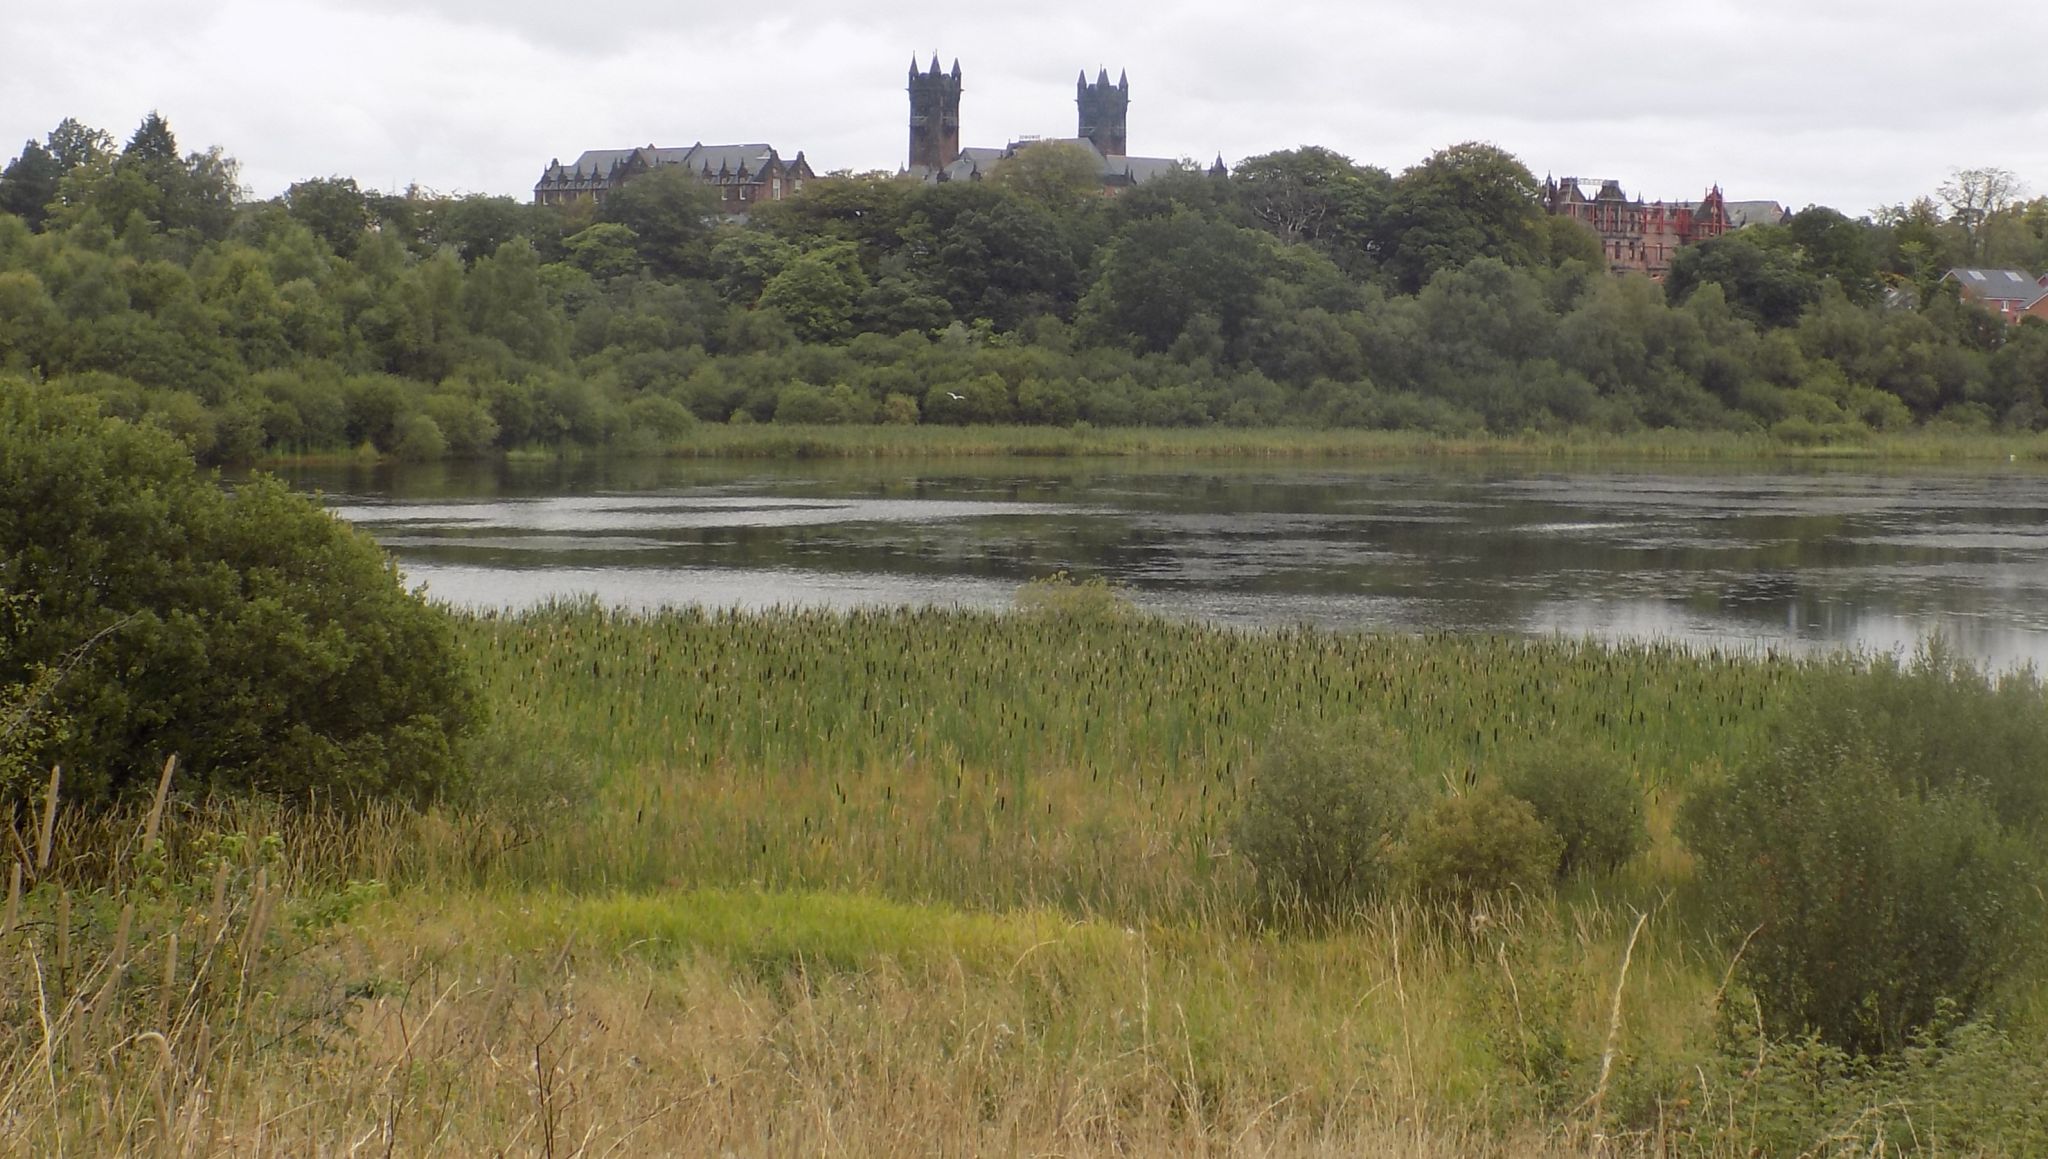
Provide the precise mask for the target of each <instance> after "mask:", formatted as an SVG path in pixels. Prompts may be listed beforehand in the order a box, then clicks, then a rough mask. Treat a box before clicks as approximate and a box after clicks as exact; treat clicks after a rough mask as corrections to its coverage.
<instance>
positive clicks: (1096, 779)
mask: <svg viewBox="0 0 2048 1159" xmlns="http://www.w3.org/2000/svg"><path fill="white" fill-rule="evenodd" d="M461 637H462V640H463V644H464V647H465V648H466V649H467V651H468V652H469V654H470V656H471V657H472V659H473V661H474V663H475V664H476V667H477V670H478V672H479V673H480V675H481V677H482V679H483V681H484V684H485V689H486V699H487V701H488V702H489V703H490V704H491V706H492V710H493V711H492V724H491V729H490V735H489V736H488V737H487V738H486V741H485V743H484V746H483V749H482V751H481V752H480V753H479V762H480V766H481V773H480V778H481V779H480V781H479V783H478V784H477V785H476V786H474V787H473V788H472V790H471V792H470V795H469V796H467V797H460V798H457V799H454V800H451V801H450V802H448V803H446V804H444V805H442V806H440V807H438V808H435V809H432V810H428V811H424V812H410V811H404V810H398V809H391V808H383V807H370V808H361V809H348V808H319V809H285V808H281V807H278V806H275V805H266V804H264V803H261V802H249V801H240V802H206V801H190V800H185V799H183V798H181V796H180V795H179V793H178V792H177V780H176V777H175V775H174V772H175V770H172V771H171V772H167V774H166V778H165V780H164V782H163V785H162V786H161V787H160V791H159V794H158V796H157V798H156V799H155V800H154V801H152V802H147V803H144V804H143V805H138V806H137V807H136V808H134V809H132V810H129V809H124V810H116V811H112V812H105V811H102V812H98V813H91V814H88V813H86V812H83V811H80V810H74V809H67V808H65V807H63V805H62V790H61V779H60V780H59V781H57V782H55V783H53V785H52V787H51V790H50V792H49V793H48V794H47V795H46V799H45V801H44V802H42V803H41V807H39V808H37V809H34V810H31V811H25V812H23V813H22V814H19V815H17V816H16V817H15V818H14V819H13V827H12V836H11V838H10V839H8V841H7V846H8V849H9V850H10V852H9V853H8V854H6V855H0V863H4V865H5V872H7V873H8V874H9V876H10V881H11V887H10V892H9V895H8V901H7V908H6V915H5V928H4V930H0V1006H4V1007H5V1009H6V1010H7V1017H6V1018H5V1019H4V1020H0V1026H4V1034H5V1037H4V1039H0V1153H5V1154H20V1155H51V1154H106V1153H115V1152H120V1153H133V1154H143V1155H207V1156H211V1155H273V1154H275V1155H284V1154H290V1155H303V1154H336V1155H339V1154H355V1153H368V1154H424V1153H448V1154H519V1155H548V1156H556V1155H637V1154H653V1155H664V1154H706V1153H709V1154H724V1153H730V1154H733V1155H737V1156H752V1155H776V1154H787V1153H791V1152H817V1153H831V1154H854V1155H867V1154H877V1155H879V1154H902V1153H906V1152H909V1153H927V1154H961V1153H988V1152H1003V1153H1018V1152H1029V1153H1034V1154H1054V1153H1057V1154H1075V1155H1081V1154H1129V1155H1163V1154H1176V1155H1178V1154H1218V1155H1222V1154H1272V1155H1319V1154H1332V1155H1334V1154H1343V1155H1417V1156H1424V1157H1428V1156H1450V1155H1500V1156H1510V1155H1513V1156H1520V1155H1532V1156H1566V1155H1571V1156H1578V1155H1586V1156H1593V1155H1601V1156H1608V1155H1645V1156H1679V1155H1684V1156H1702V1157H1720V1156H1731V1157H1732V1156H1736V1155H1751V1154H1759V1153H1761V1154H1788V1155H1789V1154H1815V1155H1835V1154H1865V1155H1867V1154H1888V1155H1889V1154H1927V1155H1934V1154H1956V1153H1979V1154H1996V1153H1999V1152H1997V1151H1996V1150H1989V1151H1987V1150H1985V1149H1984V1147H1983V1146H1982V1145H1981V1144H1974V1145H1973V1144H1968V1142H1967V1140H1968V1137H1969V1131H1970V1130H1971V1129H1972V1128H1971V1127H1970V1124H1983V1123H1997V1124H1999V1125H2000V1126H1999V1129H2000V1130H2001V1131H2003V1132H2005V1133H2004V1134H2001V1135H1996V1136H1993V1137H1994V1138H2021V1139H2029V1138H2031V1139H2038V1138H2043V1137H2048V1123H2036V1122H2033V1120H2028V1119H2025V1115H2027V1114H2034V1112H2031V1111H2025V1110H2015V1109H2014V1108H2026V1107H2048V1060H2044V1059H2043V1058H2042V1057H2041V1052H2040V1051H2038V1050H2033V1049H2031V1048H2025V1047H2024V1046H2015V1045H2013V1043H2012V1042H2007V1041H2005V1040H1998V1041H1994V1042H1991V1043H1989V1044H1987V1045H1983V1046H1982V1047H1981V1048H1978V1049H1976V1051H1975V1053H1970V1054H1958V1055H1951V1056H1944V1059H1945V1060H1946V1061H1943V1062H1941V1064H1940V1065H1942V1066H1948V1067H1951V1069H1954V1068H1955V1067H1957V1066H1962V1067H1963V1069H1962V1070H1960V1071H1957V1072H1956V1073H1954V1074H1950V1073H1949V1072H1946V1071H1944V1072H1941V1073H1939V1074H1932V1072H1930V1073H1931V1074H1932V1077H1929V1078H1927V1079H1925V1082H1927V1083H1929V1084H1933V1085H1930V1086H1927V1087H1926V1088H1925V1090H1924V1091H1923V1090H1922V1089H1921V1088H1910V1089H1907V1090H1906V1091H1905V1092H1904V1093H1903V1094H1902V1093H1901V1092H1900V1090H1898V1089H1895V1088H1893V1087H1888V1086H1884V1085H1882V1084H1881V1083H1878V1082H1876V1081H1875V1080H1869V1081H1865V1079H1863V1078H1859V1077H1857V1076H1855V1075H1848V1076H1841V1075H1836V1076H1834V1077H1832V1078H1830V1079H1829V1080H1828V1082H1826V1083H1823V1082H1822V1081H1820V1080H1821V1078H1822V1077H1825V1076H1822V1074H1821V1072H1820V1071H1818V1070H1815V1069H1814V1068H1815V1067H1819V1066H1821V1065H1823V1064H1822V1063H1820V1062H1814V1061H1813V1060H1812V1059H1811V1058H1810V1057H1809V1056H1808V1055H1806V1054H1802V1053H1800V1051H1801V1049H1802V1048H1801V1047H1800V1045H1799V1044H1772V1043H1756V1044H1754V1050H1753V1051H1751V1052H1750V1053H1743V1052H1742V1051H1735V1052H1731V1051H1730V1050H1729V1049H1728V1046H1727V1043H1728V1042H1729V1041H1731V1039H1730V1035H1731V1030H1730V1027H1731V1024H1734V1025H1737V1026H1738V1027H1739V1023H1740V1020H1741V1010H1740V1009H1739V1008H1734V1007H1731V1006H1730V1005H1729V1003H1728V1002H1726V1001H1725V999H1726V998H1727V997H1728V992H1727V986H1726V978H1727V973H1728V967H1729V958H1730V956H1731V955H1732V954H1733V953H1734V952H1736V949H1735V948H1734V947H1727V946H1719V945H1717V944H1716V943H1715V942H1714V941H1713V939H1711V938H1709V937H1707V936H1705V935H1704V934H1703V933H1702V931H1701V929H1700V928H1699V925H1698V922H1697V920H1696V918H1695V917H1694V916H1693V915H1692V914H1691V913H1690V912H1689V909H1688V905H1687V898H1686V884H1685V883H1686V878H1687V875H1688V866H1687V863H1686V858H1685V855H1684V852H1683V850H1682V849H1680V848H1679V847H1678V845H1677V843H1676V842H1675V841H1674V840H1672V838H1671V836H1670V832H1669V827H1670V818H1671V815H1672V812H1673V809H1674V807H1675V804H1676V802H1677V800H1678V799H1679V798H1681V797H1682V796H1683V795H1684V793H1685V792H1686V791H1687V789H1688V787H1689V786H1691V785H1693V784H1696V783H1698V780H1699V778H1702V777H1711V776H1714V775H1716V774H1717V772H1718V770H1719V769H1720V768H1721V767H1723V766H1725V765H1726V764H1728V763H1730V762H1732V761H1735V760H1739V759H1741V756H1742V754H1743V753H1745V752H1746V751H1748V750H1749V749H1750V747H1751V746H1754V745H1756V744H1758V743H1761V742H1762V740H1763V737H1764V733H1763V729H1764V726H1765V721H1766V719H1767V717H1768V714H1769V711H1770V709H1771V706H1772V705H1773V704H1774V703H1776V702H1777V701H1778V700H1779V699H1780V698H1782V697H1784V696H1786V695H1788V694H1790V693H1791V692H1793V691H1795V690H1796V689H1797V688H1798V686H1799V684H1800V683H1801V681H1802V680H1804V679H1806V678H1807V677H1808V676H1809V675H1810V674H1811V673H1812V672H1814V671H1815V665H1816V663H1817V662H1814V661H1804V660H1797V661H1795V660H1792V659H1787V658H1781V657H1773V656H1769V655H1760V656H1747V655H1745V656H1728V655H1716V654H1712V653H1697V652H1690V651H1685V650H1681V649H1677V648H1617V647H1607V646H1602V645H1597V644H1589V643H1582V642H1577V641H1566V640H1527V639H1518V638H1479V637H1449V636H1430V637H1376V636H1361V635H1354V634H1346V633H1333V632H1324V631H1317V630H1311V629H1286V630H1277V631H1263V632H1240V631H1233V630H1226V629H1219V628H1211V627H1204V626H1199V625H1191V624H1182V623H1173V622H1167V621H1159V620H1152V619H1145V618H1140V617H1136V616H1133V615H1130V614H1128V613H1127V611H1126V610H1124V609H1120V608H1118V607H1117V606H1115V605H1114V603H1108V604H1101V603H1095V604H1089V603H1086V602H1083V603H1079V604H1065V603H1062V602H1060V601H1058V600H1055V601H1051V602H1049V603H1045V604H1041V605H1039V606H1038V607H1037V609H1036V610H1033V611H1028V612H1019V613H1012V614H1000V615H997V614H983V613H970V612H951V611H932V610H923V611H888V612H880V611H876V612H861V613H853V614H838V613H813V612H776V613H768V614H758V615H739V614H725V613H711V612H702V611H670V612H661V613H650V614H622V613H617V612H611V611H606V610H603V609H600V608H597V607H594V606H588V605H564V606H556V607H551V608H546V609H542V610H539V611H534V612H529V613H523V614H519V615H507V616H479V617H472V618H468V619H466V620H465V621H464V622H463V624H462V627H461ZM1365 717H1370V718H1372V719H1374V720H1376V721H1379V722H1381V723H1382V724H1384V725H1386V726H1387V727H1388V728H1390V729H1391V730H1393V733H1394V735H1397V736H1398V737H1399V738H1400V741H1399V743H1401V744H1402V745H1405V746H1406V748H1407V753H1406V755H1407V756H1408V757H1410V758H1411V762H1412V764H1413V766H1414V768H1415V770H1416V771H1415V775H1416V776H1417V777H1419V778H1436V779H1444V780H1447V781H1450V782H1452V783H1454V784H1459V783H1464V782H1465V781H1467V780H1469V779H1471V778H1473V777H1478V776H1484V775H1485V774H1486V772H1487V771H1488V770H1489V769H1490V768H1492V767H1493V766H1494V765H1495V764H1496V763H1497V762H1499V761H1501V760H1503V759H1506V758H1507V757H1510V756H1512V755H1513V754H1515V753H1516V752H1518V751H1520V750H1521V749H1523V748H1525V747H1526V746H1530V745H1536V744H1542V743H1546V742H1548V741H1551V740H1556V739H1560V738H1564V739H1571V740H1574V741H1580V742H1587V743H1593V744H1598V745H1604V746H1607V747H1609V748H1611V749H1612V750H1613V751H1615V752H1617V753H1621V754H1624V755H1625V756H1626V757H1627V758H1628V759H1629V760H1630V761H1631V762H1632V764H1633V767H1634V768H1635V769H1636V771H1637V773H1638V775H1639V776H1640V777H1642V779H1643V780H1644V781H1645V783H1646V784H1647V785H1649V786H1651V787H1652V789H1653V798H1652V803H1651V806H1650V811H1651V816H1650V821H1651V828H1652V830H1653V834H1654V838H1653V846H1652V848H1651V850H1650V851H1649V853H1647V854H1646V855H1644V856H1643V857H1640V858H1638V859H1637V860H1636V862H1635V863H1633V864H1632V865H1631V866H1630V867H1629V868H1628V870H1626V871H1625V872H1624V873H1623V874H1622V875H1620V876H1619V877H1618V878H1614V879H1610V880H1607V881H1605V882H1602V883H1599V884H1597V885H1596V884H1594V883H1590V882H1582V883H1579V884H1577V885H1573V886H1568V887H1566V888H1565V889H1563V890H1561V891H1560V892H1559V894H1558V895H1556V896H1555V897H1531V898H1525V899H1522V900H1521V901H1519V902H1511V903H1501V904H1495V905H1493V906H1492V907H1490V908H1488V909H1486V910H1483V911H1480V912H1477V913H1474V912H1466V911H1450V910H1445V909H1438V908H1432V907H1429V906H1425V905H1420V904H1416V903H1413V902H1406V901H1399V900H1394V901H1388V902H1386V903H1383V904H1380V905H1376V906H1373V907H1371V908H1369V909H1365V910H1362V911H1360V912H1357V913H1354V914H1351V915H1348V916H1347V917H1345V918H1344V920H1340V921H1338V922H1337V923H1336V924H1334V925H1331V926H1325V927H1319V928H1316V929H1313V930H1289V929H1285V928H1275V927H1270V926H1267V925H1263V924H1261V923H1260V922H1259V921H1257V920H1256V919H1255V918H1254V917H1253V916H1252V914H1253V911H1254V907H1253V906H1251V905H1250V904H1249V901H1250V898H1251V887H1252V882H1251V878H1250V874H1249V872H1248V870H1247V868H1246V867H1245V866H1243V865H1242V864H1241V863H1240V861H1239V859H1238V858H1236V857H1234V856H1233V854H1232V852H1231V850H1230V847H1229V842H1228V838H1227V820H1228V818H1229V817H1230V816H1231V814H1232V812H1233V810H1234V809H1235V803H1236V801H1237V800H1238V798H1239V796H1240V795H1241V794H1242V792H1243V790H1244V785H1245V783H1246V779H1247V778H1248V777H1249V776H1250V775H1251V770H1252V762H1253V757H1254V754H1255V753H1256V752H1257V750H1258V748H1259V746H1260V745H1261V744H1262V743H1263V740H1264V738H1265V737H1267V736H1268V735H1269V734H1270V733H1271V731H1272V730H1273V729H1274V728H1275V727H1276V726H1279V725H1281V724H1284V723H1289V722H1303V721H1308V722H1314V721H1322V722H1341V721H1345V720H1354V719H1359V718H1365ZM2022 998H2023V999H2024V996H2022ZM2041 1005H2042V1004H2041V1003H2040V1001H2039V1000H2038V996H2037V997H2036V999H2035V1000H2034V1001H2033V1002H2032V1003H2031V1005H2030V1004H2029V1003H2028V1002H2026V1001H2021V1002H2019V1003H2018V1004H2017V1005H2016V1009H2019V1010H2021V1011H2022V1012H2024V1011H2026V1010H2032V1009H2038V1008H2041ZM2030 1025H2033V1023H2031V1022H2023V1023H2022V1024H2020V1025H2019V1029H2018V1030H2017V1031H2016V1034H2023V1033H2024V1031H2025V1027H2026V1026H2030ZM1736 1037H1737V1038H1738V1039H1739V1035H1737V1036H1736ZM2014 1041H2018V1039H2017V1038H2016V1039H2015V1040H2014ZM1749 1049H1750V1048H1749V1047H1744V1050H1745V1051H1747V1050H1749ZM1958 1058H1959V1059H1961V1060H1962V1063H1956V1062H1954V1061H1953V1060H1954V1059H1958ZM1823 1061H1824V1060H1823ZM1969 1066H1975V1067H1977V1068H1978V1071H1981V1072H1982V1073H1981V1074H1980V1073H1978V1072H1975V1071H1971V1070H1969V1069H1968V1067H1969ZM1802 1068H1805V1069H1802ZM1983 1074H1995V1075H1996V1076H1997V1078H1996V1080H1995V1081H1985V1080H1984V1078H1983V1077H1982V1076H1983ZM1859 1083H1860V1084H1862V1085H1858V1084H1859ZM1842 1092H1846V1093H1842ZM1929 1092H1931V1093H1929ZM2035 1095H2039V1096H2042V1097H2039V1098H2036V1097H2034V1096H2035ZM1916 1100H1918V1101H1916ZM1972 1100H1976V1101H1975V1102H1973V1101H1972ZM1936 1104H1939V1105H1936ZM1944 1108H1946V1109H1944ZM2043 1113H2048V1112H2043ZM2015 1115H2017V1116H2020V1118H2019V1119H2012V1116H2015ZM2000 1116H2006V1118H2005V1119H2001V1118H2000ZM2035 1117H2036V1118H2039V1117H2040V1115H2039V1114H2036V1115H2035ZM2008 1120H2011V1121H2010V1122H2008ZM1957 1124H1962V1125H1961V1126H1958V1125H1957ZM2015 1124H2016V1125H2015ZM1915 1132H1917V1134H1915ZM2030 1132H2031V1133H2030ZM1957 1138H1963V1139H1964V1140H1965V1145H1963V1146H1955V1145H1951V1142H1950V1141H1951V1140H1953V1139H1957ZM1971 1146H1975V1147H1976V1150H1975V1151H1974V1152H1973V1151H1972V1150H1971Z"/></svg>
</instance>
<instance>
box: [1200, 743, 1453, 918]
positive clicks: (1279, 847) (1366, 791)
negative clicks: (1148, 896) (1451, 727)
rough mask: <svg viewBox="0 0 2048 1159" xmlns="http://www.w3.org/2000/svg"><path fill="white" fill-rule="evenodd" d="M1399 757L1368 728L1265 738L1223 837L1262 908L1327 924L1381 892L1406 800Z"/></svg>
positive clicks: (1405, 769) (1407, 780) (1408, 776)
mask: <svg viewBox="0 0 2048 1159" xmlns="http://www.w3.org/2000/svg"><path fill="white" fill-rule="evenodd" d="M1400 748H1401V742H1400V738H1399V737H1398V736H1397V735H1395V734H1393V733H1391V732H1387V731H1382V730H1376V729H1371V728H1360V729H1358V730H1356V731H1355V732H1354V733H1352V734H1349V735H1343V734H1339V733H1336V732H1333V731H1327V730H1325V731H1315V730H1310V729H1307V728H1302V727H1294V728H1285V729H1282V730H1280V731H1278V732H1276V733H1275V734H1274V735H1273V738H1272V740H1271V741H1270V742H1268V744H1267V746H1266V749H1265V751H1264V752H1263V753H1262V754H1261V755H1260V758H1259V761H1258V765H1257V767H1256V770H1255V780H1254V781H1253V783H1252V786H1251V791H1250V792H1249V793H1248V794H1247V795H1246V799H1245V804H1244V807H1243V809H1242V810H1240V812H1239V813H1238V815H1237V816H1236V817H1235V818H1234V819H1233V821H1232V824H1231V833H1230V836H1231V842H1232V844H1233V845H1234V846H1235V847H1236V849H1237V851H1238V852H1239V853H1241V854H1242V855H1243V856H1244V858H1245V859H1246V860H1247V861H1249V862H1250V863H1251V865H1252V868H1253V869H1255V870H1256V871H1257V872H1258V875H1259V881H1260V883H1261V884H1262V885H1263V886H1264V888H1265V893H1266V897H1267V899H1268V900H1269V901H1270V902H1272V903H1275V904H1277V905H1279V906H1281V907H1283V908H1286V907H1299V908H1300V910H1301V911H1303V912H1304V913H1305V914H1308V915H1312V916H1331V915H1334V914H1336V913H1339V912H1341V911H1342V910H1344V909H1347V908H1349V907H1352V906H1355V905H1358V904H1360V903H1362V902H1365V901H1369V900H1371V899H1372V898H1373V897H1375V896H1377V895H1378V894H1379V893H1380V892H1381V891H1382V890H1383V889H1384V888H1385V887H1386V885H1387V882H1388V878H1389V875H1390V871H1391V869H1392V867H1393V861H1394V845H1395V839H1396V837H1397V836H1398V835H1399V833H1400V831H1401V828H1402V825H1403V823H1404V822H1405V821H1406V819H1407V815H1408V808H1409V801H1410V800H1411V798H1412V790H1411V788H1410V785H1411V782H1412V779H1413V778H1412V771H1411V769H1410V767H1409V765H1408V763H1407V761H1406V760H1404V759H1402V758H1401V757H1400V756H1398V755H1397V753H1398V751H1399V749H1400Z"/></svg>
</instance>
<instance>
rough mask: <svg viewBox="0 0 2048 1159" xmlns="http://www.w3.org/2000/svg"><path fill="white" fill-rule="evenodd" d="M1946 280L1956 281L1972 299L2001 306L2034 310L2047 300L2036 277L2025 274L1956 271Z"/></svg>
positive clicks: (2021, 272) (1950, 272)
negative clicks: (2013, 304)
mask: <svg viewBox="0 0 2048 1159" xmlns="http://www.w3.org/2000/svg"><path fill="white" fill-rule="evenodd" d="M1942 277H1943V278H1944V279H1947V278H1954V279H1955V280H1956V283H1957V284H1958V285H1960V286H1962V288H1963V293H1965V294H1967V295H1969V296H1970V297H1972V298H1988V299H1990V300H1993V301H1998V302H2020V303H2024V304H2025V305H2026V306H2032V305H2033V304H2035V303H2036V302H2039V301H2040V300H2041V299H2043V298H2048V288H2044V287H2043V286H2042V285H2041V283H2040V282H2039V281H2038V280H2036V279H2035V277H2034V275H2032V274H2029V273H2026V272H2025V271H2023V270H1975V269H1955V270H1950V271H1949V272H1948V273H1946V274H1943V275H1942Z"/></svg>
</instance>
